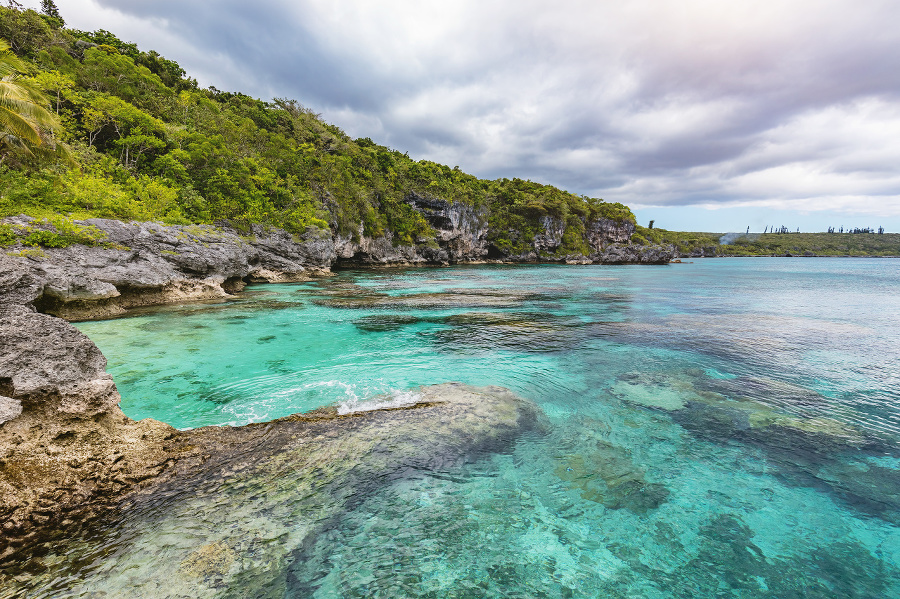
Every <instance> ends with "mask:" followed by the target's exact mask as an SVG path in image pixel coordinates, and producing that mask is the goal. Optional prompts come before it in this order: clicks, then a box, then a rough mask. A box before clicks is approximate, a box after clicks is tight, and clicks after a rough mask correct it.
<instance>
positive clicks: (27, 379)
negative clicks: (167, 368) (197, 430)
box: [0, 306, 178, 559]
mask: <svg viewBox="0 0 900 599" xmlns="http://www.w3.org/2000/svg"><path fill="white" fill-rule="evenodd" d="M105 368H106V359H105V358H104V357H103V355H102V354H101V353H100V350H99V349H97V347H96V346H95V345H94V344H93V343H92V342H91V341H90V340H89V339H88V338H87V337H85V336H84V335H83V334H82V333H80V332H79V331H78V330H77V329H76V328H75V327H73V326H72V325H70V324H69V323H67V322H65V321H64V320H60V319H58V318H54V317H52V316H47V315H44V314H36V313H34V312H31V311H29V310H27V309H26V308H23V307H20V306H6V307H3V308H0V395H2V396H3V399H2V401H0V405H2V406H5V409H3V410H2V411H3V416H2V418H0V522H2V523H3V524H2V531H3V532H2V534H0V559H2V558H3V557H6V556H8V555H10V554H12V553H14V552H15V551H17V550H20V549H22V548H24V547H28V546H32V545H34V544H36V543H38V542H39V541H43V540H48V539H52V538H53V536H54V532H55V531H58V530H60V529H71V528H75V527H77V526H79V525H81V524H84V523H87V522H89V521H90V520H92V519H93V518H94V517H96V516H98V515H100V514H103V513H105V511H106V510H107V509H109V507H110V506H111V505H114V504H115V502H116V501H117V500H118V498H120V497H121V496H122V495H123V493H125V492H126V491H127V490H129V489H131V488H132V487H133V486H134V485H136V484H138V483H140V482H141V481H143V480H146V479H148V478H150V477H153V476H156V475H158V474H159V473H160V472H162V471H163V470H164V469H165V468H166V467H167V465H168V464H169V461H170V460H171V458H172V456H173V455H177V453H178V449H176V446H177V443H175V444H171V443H170V442H171V441H174V440H175V437H176V435H177V431H176V430H175V429H174V428H172V427H170V426H168V425H166V424H163V423H161V422H155V421H153V420H143V421H141V422H134V421H132V420H130V419H128V418H127V417H126V416H125V415H124V414H123V413H122V412H121V410H119V407H118V403H119V394H118V392H117V391H116V387H115V384H114V383H113V380H112V377H111V376H110V375H109V374H107V373H106V370H105Z"/></svg>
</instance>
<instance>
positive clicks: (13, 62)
mask: <svg viewBox="0 0 900 599" xmlns="http://www.w3.org/2000/svg"><path fill="white" fill-rule="evenodd" d="M24 70H25V63H23V62H22V61H21V60H20V59H19V58H18V57H17V56H16V55H15V54H13V51H12V50H11V49H10V47H9V44H7V43H6V42H5V41H3V40H2V39H0V142H2V143H3V144H4V145H7V146H9V147H11V148H12V149H13V150H19V151H23V152H24V153H26V154H28V155H31V154H32V152H31V149H32V148H36V147H39V146H42V145H44V144H45V143H46V142H45V137H44V135H43V134H44V133H45V132H52V131H54V130H55V129H57V128H58V127H59V120H58V119H57V117H56V115H54V114H53V113H52V112H50V111H49V110H47V109H46V108H44V106H45V105H47V104H48V103H49V100H48V99H47V97H46V96H45V95H44V94H43V93H41V91H40V90H39V89H38V88H37V87H36V86H35V85H34V84H33V83H32V82H30V81H29V80H27V79H25V78H24V77H22V75H21V73H22V72H23V71H24ZM0 152H2V150H0ZM3 154H5V153H3ZM4 158H5V155H3V156H0V162H2V161H3V159H4Z"/></svg>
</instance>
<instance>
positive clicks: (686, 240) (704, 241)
mask: <svg viewBox="0 0 900 599" xmlns="http://www.w3.org/2000/svg"><path fill="white" fill-rule="evenodd" d="M721 236H722V234H721V233H690V232H682V231H667V230H666V229H648V228H647V227H642V226H640V225H638V226H637V227H636V228H635V232H634V235H632V236H631V241H632V242H633V243H641V244H647V243H655V244H657V243H658V244H666V245H674V246H675V248H676V249H677V250H678V251H679V252H681V253H682V254H689V253H691V251H692V250H694V249H701V248H714V247H717V246H718V245H719V238H720V237H721Z"/></svg>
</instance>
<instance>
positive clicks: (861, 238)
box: [632, 226, 900, 256]
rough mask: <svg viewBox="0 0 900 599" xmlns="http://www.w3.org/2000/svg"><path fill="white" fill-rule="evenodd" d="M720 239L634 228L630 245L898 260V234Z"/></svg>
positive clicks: (769, 235) (720, 252)
mask: <svg viewBox="0 0 900 599" xmlns="http://www.w3.org/2000/svg"><path fill="white" fill-rule="evenodd" d="M721 236H722V233H686V232H679V231H667V230H665V229H648V228H645V227H641V226H638V227H637V230H636V232H635V234H634V236H633V237H632V241H635V242H637V243H645V242H646V243H661V244H673V245H675V247H676V248H677V249H678V251H679V252H680V253H682V254H691V252H694V251H697V250H703V253H704V255H707V256H711V255H718V256H773V255H774V256H784V255H791V256H804V255H816V256H848V255H849V256H900V234H898V233H885V234H882V235H878V234H876V233H765V234H760V233H751V234H750V235H745V236H741V237H738V238H737V239H735V240H734V241H733V242H732V243H731V244H728V245H719V238H720V237H721Z"/></svg>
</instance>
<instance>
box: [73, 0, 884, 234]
mask: <svg viewBox="0 0 900 599" xmlns="http://www.w3.org/2000/svg"><path fill="white" fill-rule="evenodd" d="M58 4H59V5H60V9H61V11H62V12H63V15H64V16H65V17H66V18H67V19H68V20H69V21H70V23H72V24H73V25H74V26H76V27H90V28H99V27H104V28H108V29H112V30H114V31H116V32H117V33H119V34H120V35H121V36H122V37H126V38H128V39H132V40H133V41H136V42H138V43H139V44H140V45H141V46H142V47H146V48H154V49H156V50H158V51H160V52H161V53H163V54H164V55H166V56H167V57H169V58H172V59H175V60H178V61H179V62H180V63H181V64H182V65H183V66H185V67H186V68H187V69H188V70H189V71H190V72H192V73H197V74H198V75H199V77H200V79H201V83H202V84H204V85H215V86H216V87H219V88H222V89H232V90H241V91H245V92H247V93H251V94H253V95H258V96H260V97H264V98H270V97H273V96H290V97H295V98H297V99H298V100H300V101H301V102H303V103H304V104H305V105H307V106H309V107H311V108H313V109H314V110H316V111H318V112H322V113H323V115H324V116H325V118H326V119H328V120H329V121H331V122H334V123H335V124H337V125H339V126H341V127H342V128H344V129H345V130H346V131H347V132H348V133H349V134H350V135H353V136H359V137H363V136H369V137H372V138H373V139H375V140H376V141H378V142H380V143H384V144H387V145H390V146H392V147H395V148H397V149H399V150H401V151H408V152H409V154H410V155H411V156H414V157H417V158H429V159H432V160H436V161H439V162H443V163H447V164H450V165H459V166H460V167H461V168H463V169H464V170H466V171H468V172H472V173H475V174H478V175H480V176H484V177H490V178H494V177H501V176H507V177H511V176H519V177H524V178H531V179H533V180H539V181H545V182H548V183H553V184H556V185H559V186H561V187H564V188H567V189H570V190H572V191H575V192H578V193H585V194H588V195H594V196H600V197H605V198H606V199H609V200H615V201H622V202H625V203H628V204H632V205H659V206H666V205H669V206H674V205H710V206H712V205H735V206H737V205H758V206H761V207H779V206H780V207H784V208H789V209H794V210H831V211H843V212H853V211H857V212H860V213H862V214H880V215H883V216H894V217H897V218H898V222H900V176H898V175H897V174H896V166H895V165H896V164H898V163H900V162H898V159H900V141H898V140H900V108H898V96H900V29H898V28H897V27H896V26H895V24H896V23H897V22H900V5H898V4H897V3H896V2H891V1H889V0H870V1H867V2H864V3H861V2H850V1H849V0H784V1H782V2H778V3H759V2H749V1H746V0H735V1H733V2H727V3H725V2H715V1H712V0H680V1H678V2H676V1H674V0H673V1H666V0H662V1H660V0H634V1H632V2H627V3H620V4H621V6H618V5H614V4H613V3H605V2H604V3H597V2H588V1H572V0H559V1H557V2H553V3H546V2H542V1H538V0H520V1H517V2H501V1H490V0H488V1H484V0H480V1H475V0H457V1H455V2H440V3H438V2H415V3H414V2H407V1H400V0H381V1H380V2H377V3H376V2H366V1H365V0H357V1H348V2H340V3H335V2H332V1H330V0H303V1H299V2H291V1H288V0H259V1H257V2H254V3H247V2H237V1H235V0H215V1H205V2H183V1H180V2H175V1H173V0H59V1H58ZM76 21H77V22H76ZM107 22H108V23H109V25H107Z"/></svg>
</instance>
